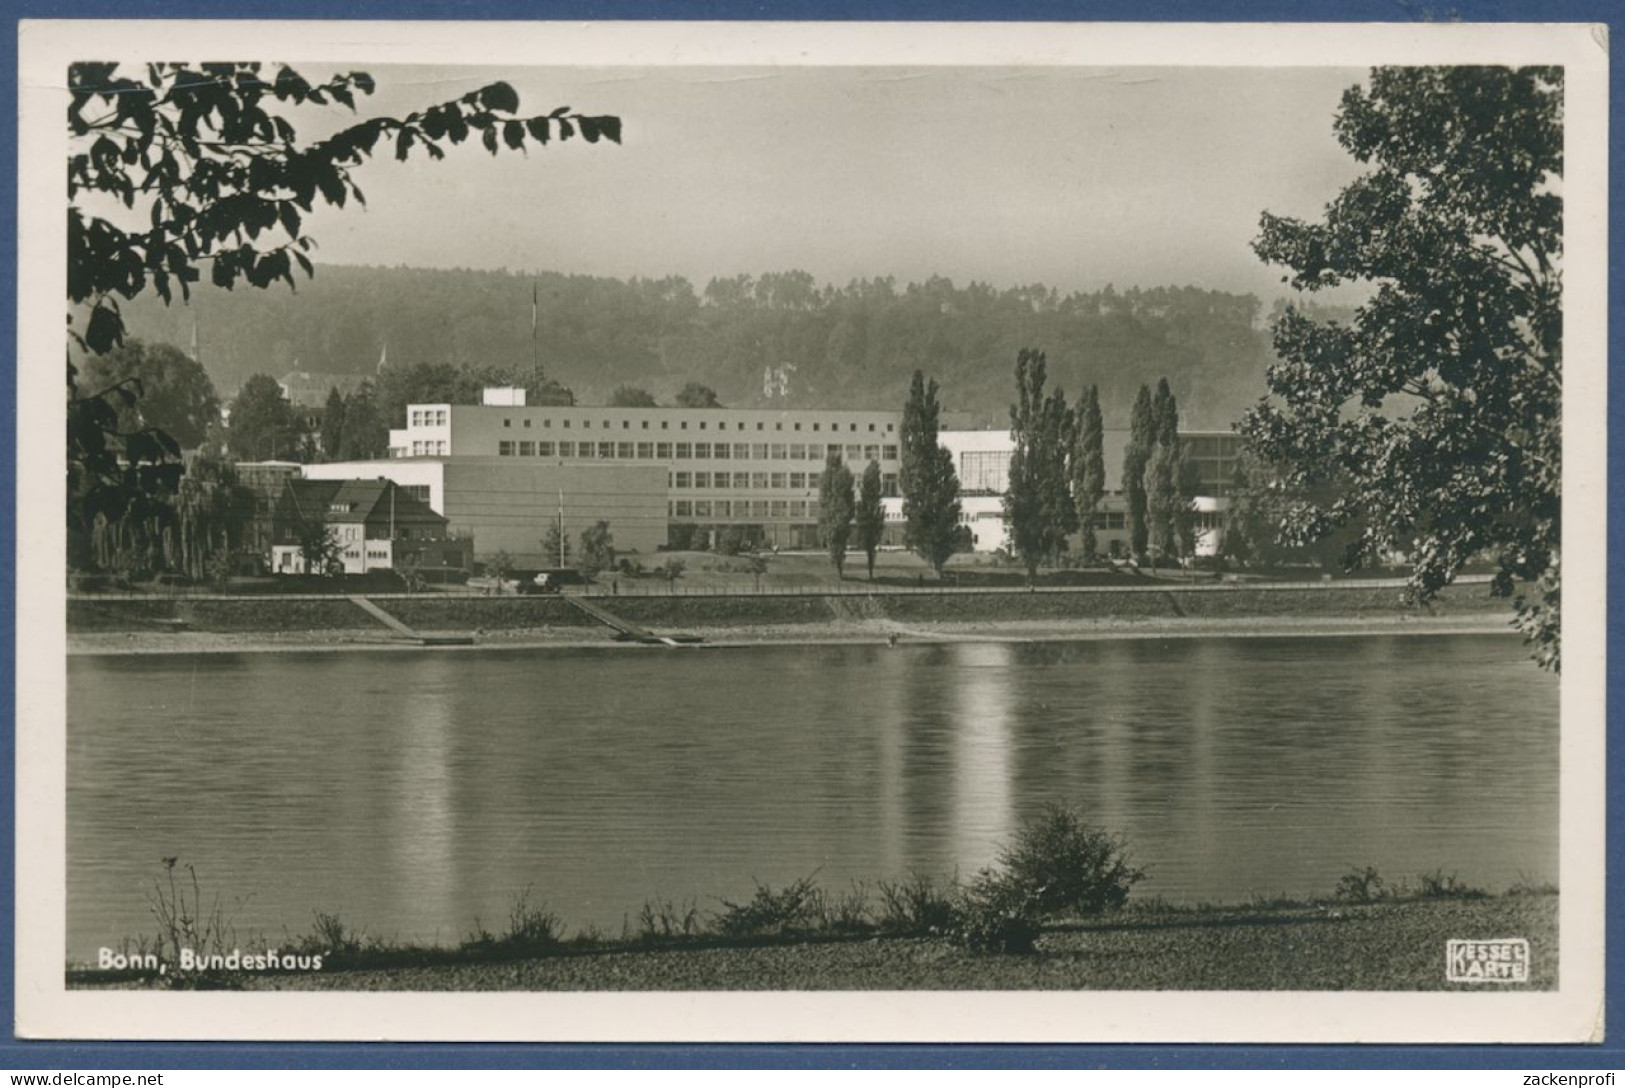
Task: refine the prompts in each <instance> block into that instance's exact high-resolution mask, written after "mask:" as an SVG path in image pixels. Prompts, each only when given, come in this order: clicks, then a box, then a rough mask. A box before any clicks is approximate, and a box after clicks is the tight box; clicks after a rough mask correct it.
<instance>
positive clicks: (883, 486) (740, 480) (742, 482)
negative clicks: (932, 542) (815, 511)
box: [669, 472, 897, 497]
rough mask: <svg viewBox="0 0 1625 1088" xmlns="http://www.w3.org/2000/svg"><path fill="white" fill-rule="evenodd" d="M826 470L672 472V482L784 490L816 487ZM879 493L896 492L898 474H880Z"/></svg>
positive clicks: (672, 484) (690, 485) (686, 486)
mask: <svg viewBox="0 0 1625 1088" xmlns="http://www.w3.org/2000/svg"><path fill="white" fill-rule="evenodd" d="M821 479H823V474H822V473H819V472H673V473H671V475H670V480H669V486H670V487H672V488H674V489H676V490H679V491H684V490H687V489H689V488H696V489H700V490H704V489H705V488H716V489H717V490H719V491H721V490H726V489H728V488H738V489H741V490H743V489H744V488H747V487H749V488H754V489H756V490H758V491H764V490H769V489H771V490H774V491H781V490H783V489H784V488H789V489H790V490H792V491H806V490H808V489H811V490H814V491H816V490H817V489H818V484H819V481H820V480H821ZM880 493H881V494H882V495H883V496H888V497H892V496H895V495H896V494H897V474H896V473H894V472H887V473H883V474H882V475H881V477H880Z"/></svg>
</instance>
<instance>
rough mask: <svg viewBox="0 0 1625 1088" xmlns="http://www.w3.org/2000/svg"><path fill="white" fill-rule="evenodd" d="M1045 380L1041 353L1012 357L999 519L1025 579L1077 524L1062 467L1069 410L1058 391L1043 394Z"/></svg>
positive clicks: (1071, 424) (1068, 441)
mask: <svg viewBox="0 0 1625 1088" xmlns="http://www.w3.org/2000/svg"><path fill="white" fill-rule="evenodd" d="M1046 377H1047V367H1046V363H1045V358H1044V353H1043V352H1041V351H1034V350H1031V349H1029V348H1022V349H1021V351H1020V352H1019V353H1017V355H1016V403H1015V404H1012V405H1011V406H1010V438H1011V441H1012V442H1013V444H1014V448H1013V449H1012V450H1011V453H1010V483H1009V486H1008V488H1007V489H1006V490H1005V494H1004V514H1005V519H1006V521H1008V522H1009V524H1010V541H1011V545H1012V547H1013V548H1014V549H1015V553H1016V555H1017V556H1019V557H1020V558H1021V561H1022V563H1023V564H1025V565H1026V567H1027V577H1028V579H1032V578H1034V577H1036V576H1037V574H1038V567H1039V564H1040V563H1045V562H1050V561H1053V560H1054V559H1055V557H1056V556H1057V555H1058V554H1059V553H1060V552H1061V551H1062V549H1064V548H1065V547H1066V536H1067V534H1068V533H1069V532H1072V531H1073V530H1074V529H1076V528H1077V524H1078V516H1077V508H1076V507H1075V506H1074V505H1073V501H1072V491H1071V480H1070V476H1069V473H1068V466H1067V454H1068V453H1069V452H1070V450H1071V447H1072V443H1073V440H1074V439H1073V430H1074V420H1073V415H1072V410H1071V409H1070V408H1068V407H1067V405H1066V397H1065V396H1064V395H1063V394H1062V393H1061V390H1059V389H1055V390H1053V391H1051V392H1050V393H1048V394H1046V393H1045V392H1044V382H1045V380H1046Z"/></svg>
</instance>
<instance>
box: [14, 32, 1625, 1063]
mask: <svg viewBox="0 0 1625 1088" xmlns="http://www.w3.org/2000/svg"><path fill="white" fill-rule="evenodd" d="M6 6H7V7H8V8H9V9H10V11H11V16H10V18H8V20H7V22H6V24H5V26H4V28H3V29H4V34H5V38H4V41H3V42H0V93H3V95H4V100H3V105H0V143H3V145H4V147H5V150H6V157H7V161H6V167H5V170H4V173H3V177H0V206H3V207H4V208H6V209H7V215H8V216H9V217H10V219H11V222H9V223H8V224H7V226H8V228H9V229H7V230H4V231H0V281H3V282H0V300H3V304H0V343H3V344H4V345H5V349H4V350H5V351H6V353H7V354H6V359H5V366H6V372H5V374H4V381H5V382H6V387H7V388H15V370H14V369H13V368H14V367H15V366H16V365H17V360H16V355H15V352H16V330H15V324H14V323H15V306H14V304H13V303H12V300H14V299H15V298H16V276H17V252H16V222H15V217H16V207H17V194H16V178H17V162H16V155H17V129H16V116H17V108H16V107H17V73H16V57H17V20H18V19H28V18H46V19H49V18H66V19H132V18H163V19H196V18H209V17H215V18H222V17H229V18H239V19H366V18H376V19H381V18H389V19H468V20H491V19H514V20H522V19H543V18H547V19H688V20H693V19H730V20H732V19H741V20H748V19H786V20H789V19H816V20H900V21H910V20H988V21H1047V20H1055V21H1090V20H1102V21H1143V20H1159V21H1160V20H1169V21H1227V22H1271V21H1320V22H1326V21H1335V22H1388V23H1407V22H1457V21H1463V22H1585V23H1608V24H1610V31H1611V32H1614V33H1617V32H1618V30H1619V28H1620V25H1621V23H1622V22H1625V20H1622V19H1621V13H1620V11H1619V8H1618V5H1617V3H1616V2H1610V0H1589V2H1582V0H1545V2H1539V0H1524V2H1516V0H1500V2H1497V0H1461V2H1460V3H1455V4H1449V3H1438V4H1436V3H1427V2H1416V0H1320V2H1312V0H1164V2H1162V3H1156V4H1151V3H1143V2H1141V3H1136V2H1133V0H1076V2H1071V3H1068V2H1062V0H783V2H778V3H750V2H746V0H709V2H689V3H677V2H668V3H661V2H653V0H635V2H628V3H594V2H590V0H584V2H559V0H533V2H530V3H526V2H522V0H479V2H466V0H465V2H458V3H453V2H442V3H435V2H431V0H345V2H341V3H336V2H333V0H280V2H274V3H273V2H263V0H262V2H230V3H227V2H222V0H141V2H133V0H129V2H116V0H72V2H62V0H56V2H44V0H21V2H18V0H12V2H10V3H7V4H6ZM1609 66H1610V116H1611V117H1614V118H1617V117H1618V116H1619V108H1618V107H1619V104H1620V101H1621V87H1622V81H1621V79H1620V65H1619V64H1618V63H1616V62H1614V61H1613V60H1612V59H1610V64H1609ZM1619 151H1620V143H1619V141H1611V146H1610V154H1609V171H1610V174H1611V175H1612V176H1615V177H1617V176H1620V174H1621V157H1620V153H1619ZM1609 204H1610V212H1611V218H1612V219H1613V221H1614V222H1615V223H1616V224H1617V223H1619V222H1621V221H1625V216H1621V215H1620V214H1619V213H1620V209H1621V204H1620V201H1619V198H1618V192H1617V189H1616V188H1614V187H1610V195H1609ZM1620 235H1621V232H1620V231H1618V230H1616V231H1615V233H1614V235H1613V237H1612V238H1611V239H1610V246H1609V257H1610V259H1609V267H1610V270H1612V269H1614V268H1615V267H1617V265H1618V261H1617V260H1616V259H1615V258H1617V256H1618V255H1619V253H1620V251H1621V242H1620ZM1619 297H1620V295H1619V288H1618V284H1617V283H1615V282H1613V281H1612V280H1611V282H1610V285H1609V310H1610V317H1611V318H1612V319H1613V320H1612V321H1611V330H1610V337H1609V346H1610V349H1612V348H1614V347H1615V346H1618V345H1619V344H1620V343H1621V331H1620V330H1621V326H1622V325H1625V315H1622V313H1621V309H1620V306H1619ZM1616 354H1617V353H1616V352H1614V351H1613V350H1610V352H1609V357H1610V359H1612V358H1613V357H1614V356H1615V355H1616ZM38 365H47V363H46V361H44V360H41V361H39V364H38ZM50 365H57V364H50ZM1608 408H1609V420H1610V423H1611V424H1612V425H1611V426H1610V428H1609V442H1608V450H1609V468H1610V470H1611V471H1610V473H1609V485H1608V500H1609V503H1608V505H1609V509H1610V511H1617V510H1619V509H1620V507H1621V497H1622V493H1625V491H1622V487H1621V483H1620V474H1619V472H1618V471H1617V470H1618V469H1619V467H1620V465H1621V452H1622V450H1625V439H1622V437H1621V435H1622V431H1625V428H1621V427H1620V426H1618V424H1620V423H1621V422H1622V416H1621V410H1620V409H1621V396H1620V393H1619V391H1618V389H1611V390H1610V396H1609V406H1608ZM15 415H16V412H15V404H13V406H12V409H11V410H10V411H5V412H0V449H3V450H5V451H6V452H7V456H8V458H9V457H12V451H14V450H15V448H16V418H15ZM14 476H15V460H14V458H13V459H12V460H11V462H10V464H8V466H7V469H6V471H5V472H4V473H0V510H3V511H4V513H3V517H4V522H3V524H4V527H5V529H6V531H7V536H8V538H9V539H10V540H11V541H13V542H15V539H16V529H17V526H16V494H15V486H16V485H15V479H14ZM1621 543H1622V542H1621V540H1620V534H1619V526H1618V525H1617V524H1616V520H1615V518H1613V517H1612V516H1611V517H1610V518H1609V555H1610V557H1611V562H1610V563H1609V592H1608V609H1609V616H1610V618H1611V617H1612V616H1613V615H1614V613H1615V612H1617V611H1619V610H1620V607H1621V605H1622V603H1625V586H1622V579H1621V577H1620V575H1621V564H1620V563H1619V562H1618V561H1617V560H1616V559H1613V557H1617V556H1618V555H1619V554H1620V551H1621V548H1620V544H1621ZM1586 588H1589V587H1586ZM1573 592H1575V589H1574V588H1572V587H1571V593H1573ZM1580 592H1585V589H1584V588H1582V589H1581V590H1580ZM0 594H3V596H4V603H5V608H6V612H7V613H8V616H9V617H14V616H15V608H16V605H15V601H16V596H15V571H14V567H13V564H10V563H0ZM14 632H15V624H14V623H9V622H8V623H7V624H6V625H5V626H4V627H3V628H0V642H3V643H4V646H3V650H0V683H3V684H4V686H5V689H6V691H8V692H12V691H14V690H15V689H14V686H13V685H14V682H15V676H14V668H15V658H14V648H13V645H12V639H13V638H14ZM1608 651H1609V659H1610V661H1613V660H1614V659H1615V658H1616V656H1617V654H1618V652H1619V642H1618V631H1617V630H1616V627H1615V625H1614V624H1613V623H1612V622H1610V624H1609V637H1608ZM1620 694H1621V685H1620V681H1619V673H1618V670H1617V669H1615V668H1610V669H1609V675H1608V703H1609V706H1610V708H1613V707H1615V706H1617V705H1618V702H1619V696H1620ZM13 705H14V706H15V701H14V700H13ZM1614 717H1615V715H1614V714H1613V713H1610V715H1609V718H1610V725H1612V722H1613V719H1614ZM13 721H14V722H15V714H14V715H13ZM14 759H15V745H14V744H13V743H7V744H4V745H0V782H3V783H5V785H6V789H7V790H8V791H9V790H10V788H11V783H13V782H14V781H15V766H14ZM1621 766H1622V760H1621V755H1620V752H1619V750H1618V747H1617V746H1610V750H1609V752H1608V778H1609V781H1610V782H1611V783H1612V782H1615V781H1617V780H1618V779H1619V777H1620V773H1621ZM1619 812H1620V804H1619V798H1618V796H1617V794H1616V793H1615V791H1613V790H1610V792H1609V798H1608V827H1609V829H1610V830H1614V829H1617V828H1619V826H1620V821H1619V819H1618V817H1619ZM0 820H3V822H4V828H3V830H0V884H3V886H0V934H3V936H0V942H3V944H4V948H3V949H0V952H3V955H0V960H3V962H0V1024H3V1025H5V1039H4V1041H3V1042H0V1069H6V1070H16V1071H24V1072H27V1071H47V1070H50V1071H57V1070H63V1071H66V1070H75V1069H77V1070H86V1071H88V1070H91V1069H115V1068H125V1069H131V1070H139V1069H168V1068H182V1069H185V1068H202V1069H210V1068H242V1069H256V1068H286V1069H301V1068H363V1069H365V1068H418V1067H422V1068H447V1067H467V1068H510V1067H530V1066H541V1067H561V1068H570V1067H575V1068H648V1069H661V1068H709V1067H718V1068H757V1067H764V1066H765V1067H785V1068H851V1067H857V1068H913V1067H929V1068H1029V1067H1030V1068H1076V1067H1083V1068H1131V1069H1137V1068H1162V1069H1251V1068H1266V1069H1268V1068H1287V1069H1296V1068H1305V1069H1310V1068H1339V1067H1352V1068H1383V1067H1391V1068H1485V1069H1492V1068H1508V1069H1527V1070H1530V1071H1541V1070H1546V1069H1558V1070H1562V1069H1592V1070H1595V1069H1606V1068H1616V1069H1617V1068H1621V1067H1625V1061H1622V1060H1621V1053H1622V1049H1625V1048H1622V1046H1621V1043H1620V1039H1619V1036H1620V1035H1621V1034H1622V1033H1621V1032H1620V1031H1618V1030H1617V1026H1616V1030H1615V1031H1614V1032H1613V1033H1612V1034H1613V1035H1614V1038H1613V1039H1611V1040H1610V1041H1609V1042H1607V1043H1605V1044H1603V1045H1602V1046H1567V1047H1550V1046H1547V1047H1528V1046H1522V1047H1505V1046H1501V1047H1497V1046H1473V1047H1463V1046H1454V1047H1443V1046H1432V1047H1422V1046H1365V1047H1359V1046H1150V1045H1141V1046H1131V1045H1114V1046H1088V1045H1066V1046H1059V1045H1056V1046H1013V1045H1007V1046H988V1045H968V1044H962V1045H942V1046H913V1045H910V1046H885V1045H880V1046H848V1045H816V1046H758V1045H748V1046H747V1045H732V1046H694V1045H681V1046H678V1045H648V1044H645V1045H633V1046H586V1045H558V1044H523V1045H520V1044H513V1045H508V1044H503V1045H496V1044H476V1045H428V1044H304V1043H280V1044H263V1043H254V1044H244V1043H198V1044H176V1043H148V1044H138V1043H37V1042H19V1041H17V1040H16V1039H14V1038H12V1037H11V1027H10V1025H11V1024H12V1023H13V1016H12V1013H13V1001H14V993H13V986H14V982H13V973H12V964H13V948H12V940H13V939H14V938H13V937H12V933H13V890H14V889H13V882H14V879H15V872H16V869H15V853H14V850H15V828H14V826H13V823H14V816H13V806H12V805H11V804H9V803H7V804H5V805H3V806H0ZM1622 869H1625V865H1622V857H1621V839H1620V837H1619V836H1617V835H1610V837H1609V841H1608V904H1609V910H1608V940H1607V948H1608V954H1607V977H1608V999H1609V1001H1608V1003H1609V1005H1611V1006H1613V1008H1615V1009H1619V1008H1621V1007H1622V1006H1621V1003H1620V1001H1619V998H1620V997H1621V987H1620V980H1621V978H1622V977H1625V941H1622V940H1621V939H1620V931H1619V922H1620V916H1621V909H1620V907H1621V903H1620V889H1619V882H1620V874H1621V871H1622Z"/></svg>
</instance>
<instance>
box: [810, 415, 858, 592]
mask: <svg viewBox="0 0 1625 1088" xmlns="http://www.w3.org/2000/svg"><path fill="white" fill-rule="evenodd" d="M832 448H833V447H832ZM852 517H853V508H852V470H851V469H849V468H847V467H846V462H844V461H842V460H841V455H840V454H838V453H831V454H830V455H829V459H828V460H827V461H825V462H824V474H823V476H822V477H821V478H820V479H819V482H818V530H819V532H820V533H821V534H822V536H823V538H824V546H825V547H826V548H828V549H829V558H830V562H832V563H834V564H835V576H836V577H837V578H840V577H843V576H844V574H845V571H846V543H847V541H848V540H849V539H850V538H851V536H852Z"/></svg>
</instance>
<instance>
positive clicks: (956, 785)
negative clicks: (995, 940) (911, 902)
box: [952, 643, 1016, 872]
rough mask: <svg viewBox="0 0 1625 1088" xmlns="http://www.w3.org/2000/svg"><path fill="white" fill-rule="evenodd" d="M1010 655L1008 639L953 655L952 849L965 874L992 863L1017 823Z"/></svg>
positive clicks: (963, 649)
mask: <svg viewBox="0 0 1625 1088" xmlns="http://www.w3.org/2000/svg"><path fill="white" fill-rule="evenodd" d="M1014 657H1015V654H1014V648H1013V647H1012V646H1011V645H1009V644H1007V643H978V644H973V645H965V646H960V647H957V652H956V653H955V659H956V660H955V662H954V665H955V670H956V673H957V676H956V680H957V682H956V684H955V687H954V694H955V700H954V707H955V710H956V714H955V728H954V741H953V751H954V771H953V798H954V805H953V828H954V833H953V844H952V849H953V856H954V857H955V858H956V859H957V860H958V863H959V865H961V866H963V867H964V869H965V870H966V871H967V872H974V871H975V870H977V869H980V868H982V867H983V866H986V865H991V864H992V863H993V862H994V861H995V860H996V859H997V857H998V852H999V846H1000V844H1001V843H1004V842H1008V841H1009V838H1010V832H1011V831H1012V830H1013V829H1014V828H1015V826H1016V819H1015V815H1014V813H1013V812H1012V810H1011V784H1010V762H1011V754H1010V702H1011V700H1010V694H1011V690H1010V689H1011V676H1012V671H1011V666H1012V664H1013V660H1014Z"/></svg>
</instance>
